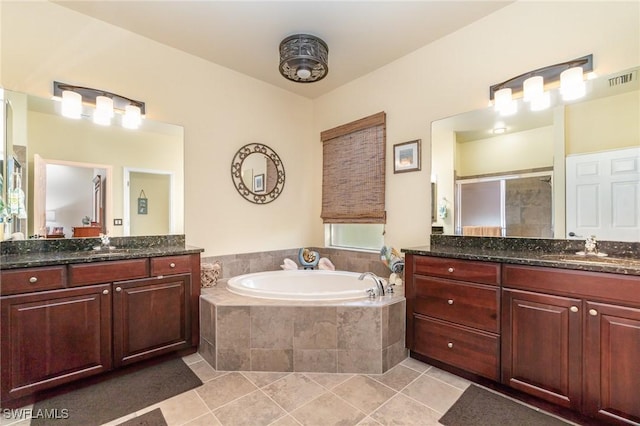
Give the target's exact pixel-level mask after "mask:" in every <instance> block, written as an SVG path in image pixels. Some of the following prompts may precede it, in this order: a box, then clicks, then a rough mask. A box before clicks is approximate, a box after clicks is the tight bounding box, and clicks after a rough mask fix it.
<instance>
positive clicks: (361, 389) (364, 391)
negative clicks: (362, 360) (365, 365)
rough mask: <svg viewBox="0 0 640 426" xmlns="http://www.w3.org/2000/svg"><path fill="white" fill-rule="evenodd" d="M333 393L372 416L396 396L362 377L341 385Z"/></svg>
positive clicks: (382, 386)
mask: <svg viewBox="0 0 640 426" xmlns="http://www.w3.org/2000/svg"><path fill="white" fill-rule="evenodd" d="M332 392H333V393H335V394H336V395H338V396H339V397H340V398H342V399H344V400H345V401H347V402H349V404H351V405H353V406H354V407H356V408H358V409H360V410H361V411H363V412H364V413H365V414H370V413H371V412H373V411H374V410H376V409H377V408H378V407H380V406H381V405H382V404H384V403H385V402H386V401H387V400H388V399H389V398H391V397H392V396H393V395H395V394H396V392H395V391H394V390H393V389H390V388H389V387H387V386H385V385H383V384H382V383H380V382H377V381H375V380H373V379H372V378H370V377H367V376H360V375H358V376H354V377H352V378H350V379H349V380H347V381H346V382H344V383H341V384H339V385H338V386H336V387H335V388H333V390H332Z"/></svg>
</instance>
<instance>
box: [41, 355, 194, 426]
mask: <svg viewBox="0 0 640 426" xmlns="http://www.w3.org/2000/svg"><path fill="white" fill-rule="evenodd" d="M200 385H202V382H201V381H200V379H199V378H198V376H196V375H195V374H194V373H193V371H191V369H190V368H189V367H188V366H187V365H186V364H185V363H184V362H183V361H182V359H180V358H175V359H170V360H168V361H164V362H162V363H159V364H155V365H151V366H147V367H144V368H141V369H138V370H134V371H131V372H128V373H127V374H122V375H118V376H116V377H112V378H109V379H107V380H105V381H103V382H99V383H96V384H92V385H90V386H84V387H81V388H79V389H75V390H72V391H70V392H66V393H63V394H60V395H56V396H54V397H52V398H49V399H45V400H43V401H39V402H36V403H35V404H34V407H33V410H34V413H47V412H49V413H57V414H58V415H57V416H54V417H57V418H56V419H51V418H46V417H47V416H41V417H38V416H36V417H35V418H33V419H31V425H32V426H43V425H64V426H67V425H69V426H75V425H77V426H92V425H96V426H97V425H100V424H103V423H107V422H109V421H111V420H114V419H117V418H119V417H122V416H125V415H127V414H131V413H133V412H135V411H138V410H141V409H143V408H145V407H148V406H149V405H152V404H155V403H158V402H161V401H164V400H165V399H167V398H171V397H172V396H175V395H178V394H180V393H182V392H186V391H188V390H190V389H193V388H195V387H198V386H200ZM39 410H41V411H39ZM45 410H49V411H45ZM49 417H50V416H49Z"/></svg>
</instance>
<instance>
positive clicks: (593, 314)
mask: <svg viewBox="0 0 640 426" xmlns="http://www.w3.org/2000/svg"><path fill="white" fill-rule="evenodd" d="M589 315H591V316H592V317H595V316H596V315H598V311H596V310H595V309H589Z"/></svg>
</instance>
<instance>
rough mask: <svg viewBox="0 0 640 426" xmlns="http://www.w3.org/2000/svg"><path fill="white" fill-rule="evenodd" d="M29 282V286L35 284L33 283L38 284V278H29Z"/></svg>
mask: <svg viewBox="0 0 640 426" xmlns="http://www.w3.org/2000/svg"><path fill="white" fill-rule="evenodd" d="M29 282H30V283H31V284H35V283H37V282H38V277H31V278H29Z"/></svg>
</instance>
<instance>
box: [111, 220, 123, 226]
mask: <svg viewBox="0 0 640 426" xmlns="http://www.w3.org/2000/svg"><path fill="white" fill-rule="evenodd" d="M113 226H122V219H113Z"/></svg>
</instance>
